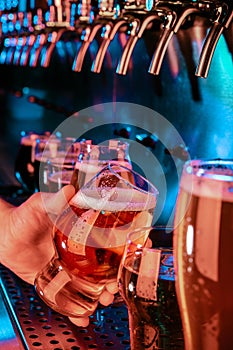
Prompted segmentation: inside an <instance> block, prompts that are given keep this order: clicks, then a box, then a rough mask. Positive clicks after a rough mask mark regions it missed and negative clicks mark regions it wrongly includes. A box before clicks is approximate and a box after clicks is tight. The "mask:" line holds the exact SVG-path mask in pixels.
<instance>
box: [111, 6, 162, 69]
mask: <svg viewBox="0 0 233 350" xmlns="http://www.w3.org/2000/svg"><path fill="white" fill-rule="evenodd" d="M163 15H164V14H163V13H162V12H160V11H156V12H154V13H150V14H147V15H146V16H145V18H144V20H143V21H140V19H137V22H136V26H135V28H134V30H132V31H131V33H130V37H129V39H128V40H127V43H126V45H125V47H124V50H123V53H122V56H121V59H120V61H119V62H118V65H117V69H116V72H117V73H118V74H122V75H125V74H126V73H127V70H128V66H129V62H130V58H131V56H132V53H133V50H134V48H135V46H136V44H137V42H138V40H139V39H141V37H142V36H143V33H144V32H145V30H146V29H147V28H148V26H149V25H150V24H151V22H153V21H161V18H162V17H163Z"/></svg>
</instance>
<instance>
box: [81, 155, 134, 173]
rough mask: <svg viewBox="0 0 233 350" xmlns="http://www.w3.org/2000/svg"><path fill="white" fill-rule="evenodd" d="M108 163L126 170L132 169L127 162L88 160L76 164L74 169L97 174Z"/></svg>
mask: <svg viewBox="0 0 233 350" xmlns="http://www.w3.org/2000/svg"><path fill="white" fill-rule="evenodd" d="M108 163H111V164H116V165H122V166H124V167H126V168H128V169H132V166H131V164H130V163H129V162H126V161H124V160H122V161H116V160H111V159H109V160H101V161H99V160H89V161H87V162H85V161H82V162H76V164H75V169H78V170H80V171H83V172H85V173H92V174H97V173H98V172H99V171H100V170H101V169H102V168H103V167H105V166H107V165H108Z"/></svg>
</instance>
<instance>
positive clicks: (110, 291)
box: [69, 279, 118, 327]
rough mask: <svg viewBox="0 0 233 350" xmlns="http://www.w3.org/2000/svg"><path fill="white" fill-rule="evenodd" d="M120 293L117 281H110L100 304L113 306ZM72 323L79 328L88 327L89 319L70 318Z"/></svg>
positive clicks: (101, 296) (100, 299)
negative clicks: (115, 297) (116, 294)
mask: <svg viewBox="0 0 233 350" xmlns="http://www.w3.org/2000/svg"><path fill="white" fill-rule="evenodd" d="M117 292H118V284H117V281H116V280H115V279H112V280H109V281H108V282H107V283H106V285H105V288H104V290H103V292H102V294H101V295H100V298H99V302H100V304H102V305H104V306H108V305H110V304H112V302H113V300H114V294H115V293H117ZM69 319H70V321H71V322H72V323H74V324H75V325H76V326H79V327H87V326H88V324H89V317H78V318H77V317H76V318H74V317H69Z"/></svg>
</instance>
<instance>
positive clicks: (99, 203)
mask: <svg viewBox="0 0 233 350" xmlns="http://www.w3.org/2000/svg"><path fill="white" fill-rule="evenodd" d="M70 204H71V205H74V206H77V207H80V208H84V209H89V208H92V209H94V210H106V211H111V212H116V211H122V210H124V211H143V210H149V209H153V208H154V207H155V204H156V198H155V196H154V195H153V194H151V193H145V192H140V191H137V190H134V189H130V190H129V189H123V188H117V189H115V188H104V189H101V188H98V187H97V188H96V190H88V191H85V193H84V192H83V191H82V190H80V191H79V192H78V193H77V194H76V195H75V196H74V197H73V198H72V200H71V201H70Z"/></svg>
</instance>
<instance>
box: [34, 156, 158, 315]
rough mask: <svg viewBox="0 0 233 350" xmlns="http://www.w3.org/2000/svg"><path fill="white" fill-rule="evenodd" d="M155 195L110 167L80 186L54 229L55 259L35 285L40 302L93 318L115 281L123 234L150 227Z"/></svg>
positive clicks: (145, 184)
mask: <svg viewBox="0 0 233 350" xmlns="http://www.w3.org/2000/svg"><path fill="white" fill-rule="evenodd" d="M157 193H158V192H157V189H156V188H155V187H154V186H153V185H152V184H151V183H149V182H148V181H147V180H146V179H145V178H143V177H142V176H141V175H139V174H137V173H136V172H134V171H132V170H130V169H129V168H126V167H123V166H120V165H116V164H111V163H109V164H108V165H107V166H106V167H104V168H103V169H102V170H101V171H100V172H99V173H97V174H96V175H95V176H94V177H93V178H92V179H91V180H90V181H89V182H87V183H86V184H85V185H84V186H82V187H81V188H80V190H79V191H78V192H77V193H76V194H75V196H74V197H73V198H72V199H71V201H70V202H69V204H68V206H67V208H66V209H65V211H64V212H63V213H62V214H61V215H60V216H59V217H58V219H57V220H56V223H55V225H54V232H53V234H54V243H55V249H56V254H55V256H54V257H53V259H52V260H51V261H50V262H49V263H48V265H47V266H45V268H44V269H43V270H42V271H41V272H40V273H39V274H38V275H37V277H36V281H35V287H36V290H37V292H38V294H39V295H40V297H41V298H42V299H43V300H44V301H45V302H46V303H47V304H48V305H49V306H50V307H51V308H53V309H55V310H56V311H58V312H60V313H62V314H64V315H67V316H70V317H80V316H88V315H90V314H92V313H93V311H94V310H95V309H96V307H97V305H98V299H99V296H100V294H101V293H102V291H103V290H104V287H105V285H106V283H107V282H108V281H109V280H111V281H112V280H115V281H116V276H117V271H118V267H119V263H120V260H121V256H122V253H123V250H124V246H125V242H126V236H127V234H128V233H129V232H130V231H132V230H134V229H136V228H138V227H141V226H145V225H150V224H151V222H152V219H153V213H154V209H155V204H156V197H157Z"/></svg>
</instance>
